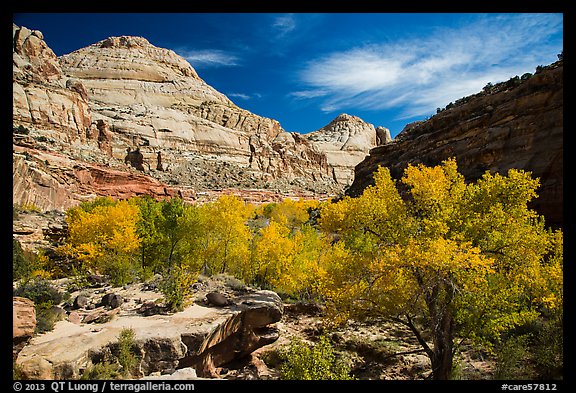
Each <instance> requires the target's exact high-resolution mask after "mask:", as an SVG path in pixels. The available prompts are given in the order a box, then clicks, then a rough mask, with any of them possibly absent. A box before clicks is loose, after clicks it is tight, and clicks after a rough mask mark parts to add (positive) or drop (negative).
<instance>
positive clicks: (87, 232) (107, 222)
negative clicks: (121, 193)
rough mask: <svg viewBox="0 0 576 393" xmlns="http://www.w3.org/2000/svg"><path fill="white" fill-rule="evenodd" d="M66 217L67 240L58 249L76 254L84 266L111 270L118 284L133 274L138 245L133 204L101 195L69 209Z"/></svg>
mask: <svg viewBox="0 0 576 393" xmlns="http://www.w3.org/2000/svg"><path fill="white" fill-rule="evenodd" d="M66 220H67V223H68V240H67V244H66V245H65V246H64V247H63V248H61V250H60V251H61V252H64V253H65V254H67V255H69V256H72V257H74V258H76V259H77V260H78V261H80V262H81V264H82V266H83V267H84V268H85V269H86V270H89V271H93V272H96V273H107V274H110V275H111V276H112V277H113V280H114V281H116V283H118V284H125V283H127V282H129V281H131V280H132V279H133V278H134V276H135V274H136V273H135V266H134V259H135V257H136V252H137V250H138V249H139V247H140V239H139V238H138V236H137V234H136V222H137V220H138V208H137V207H136V206H134V205H132V204H130V203H128V202H127V201H118V202H114V201H112V199H111V198H102V199H99V200H97V201H96V202H95V203H93V204H84V205H81V206H80V207H77V208H73V209H70V210H69V211H68V212H67V216H66Z"/></svg>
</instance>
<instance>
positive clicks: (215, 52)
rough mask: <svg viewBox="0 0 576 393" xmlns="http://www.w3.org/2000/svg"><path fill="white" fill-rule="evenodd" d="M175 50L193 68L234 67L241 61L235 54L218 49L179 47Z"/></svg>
mask: <svg viewBox="0 0 576 393" xmlns="http://www.w3.org/2000/svg"><path fill="white" fill-rule="evenodd" d="M176 52H177V53H178V54H179V55H180V56H182V57H183V58H185V59H186V60H187V61H188V62H189V63H190V64H191V65H192V67H194V68H202V67H234V66H238V65H240V63H241V61H240V58H239V57H238V56H237V55H235V54H232V53H229V52H226V51H223V50H220V49H201V50H188V49H181V50H177V51H176Z"/></svg>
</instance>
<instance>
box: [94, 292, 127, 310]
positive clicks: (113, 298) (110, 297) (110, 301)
mask: <svg viewBox="0 0 576 393" xmlns="http://www.w3.org/2000/svg"><path fill="white" fill-rule="evenodd" d="M122 303H124V299H123V298H122V296H120V295H118V294H115V293H107V294H106V295H104V296H103V297H102V300H101V301H100V305H101V306H104V307H110V308H111V309H114V308H118V307H120V306H121V305H122Z"/></svg>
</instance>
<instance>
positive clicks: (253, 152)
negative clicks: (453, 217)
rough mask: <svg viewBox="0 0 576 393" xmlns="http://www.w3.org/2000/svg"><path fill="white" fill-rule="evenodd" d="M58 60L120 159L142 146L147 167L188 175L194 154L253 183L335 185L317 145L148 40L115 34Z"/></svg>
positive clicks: (114, 154)
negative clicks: (83, 90) (241, 103)
mask: <svg viewBox="0 0 576 393" xmlns="http://www.w3.org/2000/svg"><path fill="white" fill-rule="evenodd" d="M60 64H61V66H62V69H63V70H64V72H65V73H66V75H68V76H70V77H73V78H77V79H79V80H81V81H82V83H83V84H84V86H85V87H86V90H87V93H88V98H89V103H90V108H91V110H92V113H93V117H94V119H96V120H98V121H101V122H102V123H103V124H106V125H107V126H108V128H109V130H110V131H111V133H112V135H113V141H112V155H113V156H114V157H116V158H118V159H122V158H124V156H125V155H126V149H127V148H131V149H136V148H138V149H139V151H140V152H141V153H142V155H143V160H144V162H145V163H147V165H148V166H144V168H145V169H148V168H154V167H156V168H157V169H160V171H163V170H169V171H171V172H173V173H177V172H186V171H189V170H190V165H189V164H190V163H191V158H194V157H202V158H203V159H205V160H216V161H218V162H220V163H222V162H226V163H228V164H230V167H229V168H228V170H229V172H231V173H234V172H236V173H238V172H243V174H246V175H247V177H250V178H252V179H255V180H264V181H273V180H275V179H278V178H283V179H286V180H288V181H293V180H295V179H297V178H301V179H304V180H307V181H309V182H321V181H322V180H326V182H327V183H326V184H325V187H328V188H330V186H333V185H334V184H333V182H332V181H331V177H330V170H329V167H328V164H327V161H326V158H325V156H324V154H322V152H321V151H319V150H317V149H316V148H315V146H313V145H311V144H309V143H307V141H306V140H305V139H303V138H300V137H299V136H298V135H297V134H294V133H288V132H286V131H284V130H283V129H282V127H281V126H280V124H279V123H278V122H277V121H276V120H273V119H269V118H264V117H260V116H257V115H254V114H252V113H250V112H249V111H246V110H244V109H241V108H239V107H238V106H236V105H235V104H234V103H233V102H232V101H230V100H229V99H228V98H227V97H226V96H225V95H223V94H222V93H220V92H218V91H216V90H215V89H214V88H212V87H211V86H209V85H208V84H207V83H206V82H204V81H203V80H202V79H201V78H200V77H199V76H198V75H197V73H196V72H195V71H194V69H193V68H192V67H191V66H190V64H188V62H186V61H185V60H184V59H183V58H181V57H180V56H178V55H177V54H176V53H174V52H173V51H171V50H168V49H163V48H158V47H155V46H154V45H152V44H150V43H149V42H148V41H147V40H146V39H144V38H141V37H127V36H123V37H111V38H108V39H106V40H103V41H100V42H98V43H95V44H93V45H91V46H88V47H86V48H83V49H79V50H77V51H75V52H73V53H70V54H68V55H65V56H62V57H61V58H60ZM158 153H161V155H162V161H163V164H162V165H161V166H157V165H156V164H157V157H158ZM156 175H157V176H158V177H159V178H162V179H164V180H167V179H166V176H163V175H162V174H161V173H158V174H156Z"/></svg>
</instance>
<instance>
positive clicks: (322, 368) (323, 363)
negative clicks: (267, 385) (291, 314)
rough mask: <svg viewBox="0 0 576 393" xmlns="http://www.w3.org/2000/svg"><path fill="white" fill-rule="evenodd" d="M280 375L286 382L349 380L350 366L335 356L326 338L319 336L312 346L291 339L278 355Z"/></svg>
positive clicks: (299, 340) (297, 339)
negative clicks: (280, 359)
mask: <svg viewBox="0 0 576 393" xmlns="http://www.w3.org/2000/svg"><path fill="white" fill-rule="evenodd" d="M280 356H281V358H282V360H283V363H282V365H281V366H280V375H281V378H282V379H286V380H349V379H354V378H353V377H352V376H351V375H350V366H349V365H348V364H346V363H345V362H344V361H342V359H340V358H338V357H337V356H336V352H335V351H334V348H333V347H332V344H331V343H330V341H329V339H328V337H326V336H324V335H323V336H320V338H319V340H318V342H317V343H316V344H314V345H312V346H309V345H307V344H306V343H304V342H303V341H302V340H301V339H299V338H296V339H292V341H291V342H290V344H289V345H288V347H287V348H286V349H285V350H284V351H283V352H281V354H280Z"/></svg>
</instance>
